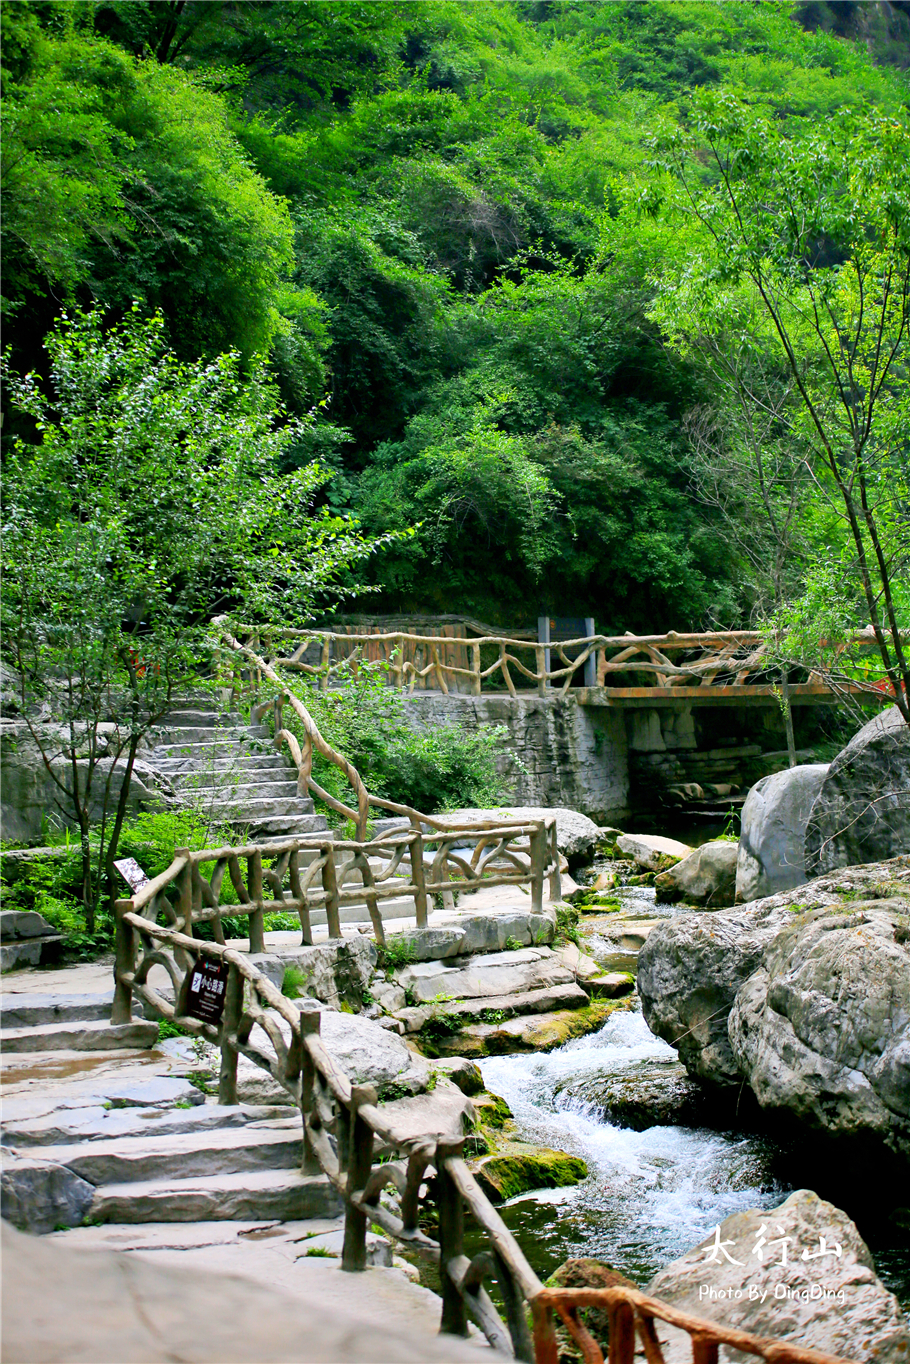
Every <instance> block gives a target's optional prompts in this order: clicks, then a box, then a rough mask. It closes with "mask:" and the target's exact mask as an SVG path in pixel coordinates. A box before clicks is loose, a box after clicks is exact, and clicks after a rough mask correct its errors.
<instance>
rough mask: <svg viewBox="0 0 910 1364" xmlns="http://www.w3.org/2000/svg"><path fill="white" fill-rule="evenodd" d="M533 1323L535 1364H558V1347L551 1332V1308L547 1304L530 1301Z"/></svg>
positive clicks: (554, 1333) (553, 1333)
mask: <svg viewBox="0 0 910 1364" xmlns="http://www.w3.org/2000/svg"><path fill="white" fill-rule="evenodd" d="M531 1317H532V1319H533V1322H534V1360H535V1364H559V1345H558V1342H557V1340H556V1332H555V1331H554V1330H553V1308H552V1307H550V1305H549V1304H548V1303H543V1302H537V1301H532V1302H531Z"/></svg>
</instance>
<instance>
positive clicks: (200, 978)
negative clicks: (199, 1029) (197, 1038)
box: [186, 957, 228, 1023]
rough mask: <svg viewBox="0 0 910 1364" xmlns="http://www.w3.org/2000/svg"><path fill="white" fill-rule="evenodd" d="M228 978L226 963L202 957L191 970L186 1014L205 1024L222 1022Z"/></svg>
mask: <svg viewBox="0 0 910 1364" xmlns="http://www.w3.org/2000/svg"><path fill="white" fill-rule="evenodd" d="M227 978H228V966H227V963H226V962H223V961H219V960H217V959H216V960H209V959H207V958H205V957H200V959H199V960H198V961H197V962H196V965H195V966H193V967H191V969H190V978H189V984H188V986H187V992H186V1012H187V1014H188V1015H189V1017H190V1018H199V1019H201V1020H202V1021H203V1023H220V1022H221V1015H222V1013H223V1012H224V991H225V987H226V985H227Z"/></svg>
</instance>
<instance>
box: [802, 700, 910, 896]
mask: <svg viewBox="0 0 910 1364" xmlns="http://www.w3.org/2000/svg"><path fill="white" fill-rule="evenodd" d="M906 852H910V725H907V724H906V723H905V722H904V719H903V717H902V716H901V713H900V711H899V710H898V709H897V707H896V706H891V707H889V709H888V710H886V711H883V712H882V714H881V715H877V716H876V717H875V718H874V719H873V720H870V721H869V722H868V724H865V725H863V727H862V729H861V730H860V731H859V733H858V734H854V736H853V738H852V739H851V740H850V742H849V743H848V744H847V746H846V748H843V749H841V751H840V753H838V755H837V757H836V758H835V759H834V761H833V762H832V764H831V766H830V767H829V769H828V773H827V775H826V777H825V779H824V781H823V782H822V785H821V789H820V790H819V793H818V795H817V796H816V798H815V803H814V805H813V806H812V810H811V813H810V815H809V822H808V824H807V826H806V840H805V859H806V870H807V872H808V874H809V875H810V876H819V875H821V874H823V873H825V872H830V871H834V870H835V868H837V867H849V866H854V865H856V864H857V863H861V862H873V861H877V860H879V859H884V858H890V857H895V856H897V855H899V854H900V853H906Z"/></svg>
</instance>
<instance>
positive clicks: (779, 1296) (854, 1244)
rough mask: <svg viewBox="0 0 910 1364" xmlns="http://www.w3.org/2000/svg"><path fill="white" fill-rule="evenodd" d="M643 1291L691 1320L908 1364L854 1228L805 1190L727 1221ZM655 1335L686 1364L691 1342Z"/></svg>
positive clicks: (676, 1363)
mask: <svg viewBox="0 0 910 1364" xmlns="http://www.w3.org/2000/svg"><path fill="white" fill-rule="evenodd" d="M782 1238H789V1239H788V1240H787V1241H786V1244H783V1245H782ZM715 1241H717V1242H718V1243H719V1244H720V1246H721V1249H719V1250H715V1249H714V1246H715ZM835 1247H836V1248H837V1252H838V1253H835V1250H834V1248H835ZM823 1250H824V1253H822V1251H823ZM785 1253H786V1264H784V1263H782V1260H783V1258H784V1254H785ZM804 1256H805V1258H804ZM731 1261H736V1263H735V1264H734V1263H731ZM646 1292H647V1293H648V1294H649V1295H650V1296H652V1297H655V1298H659V1299H660V1300H661V1301H662V1302H666V1303H669V1304H670V1306H672V1307H676V1308H677V1309H678V1310H679V1311H682V1312H688V1313H690V1314H691V1315H693V1316H699V1317H707V1318H708V1319H709V1320H711V1321H716V1322H718V1323H722V1324H723V1325H725V1326H731V1327H737V1328H738V1329H739V1330H742V1331H750V1332H751V1333H752V1334H753V1335H757V1336H766V1337H767V1336H770V1337H773V1338H774V1339H775V1340H782V1341H788V1342H790V1343H791V1344H793V1345H800V1346H803V1347H804V1348H807V1349H813V1350H820V1351H824V1352H827V1353H829V1354H833V1355H836V1356H837V1357H838V1358H841V1359H850V1360H854V1361H856V1364H873V1361H874V1364H904V1361H905V1360H906V1359H907V1357H908V1352H910V1332H908V1327H907V1321H906V1318H905V1317H904V1315H903V1313H902V1312H901V1310H900V1307H899V1306H898V1303H897V1299H896V1298H895V1297H894V1295H893V1294H892V1293H889V1292H888V1290H887V1289H886V1288H885V1286H884V1285H883V1284H882V1282H881V1280H880V1279H879V1278H878V1277H877V1275H876V1273H875V1265H874V1262H873V1260H872V1256H871V1255H870V1253H869V1250H868V1248H867V1246H866V1245H865V1243H864V1242H863V1241H862V1239H861V1238H860V1235H859V1232H858V1231H857V1230H856V1227H855V1226H854V1224H853V1223H852V1222H851V1221H850V1219H849V1217H847V1215H846V1213H843V1212H841V1211H840V1210H839V1209H838V1208H835V1207H834V1206H833V1204H831V1203H826V1202H825V1201H824V1200H823V1199H821V1198H819V1197H818V1196H817V1194H814V1193H812V1192H811V1191H810V1190H808V1189H798V1190H797V1191H796V1193H793V1194H791V1195H790V1197H789V1198H788V1199H787V1200H786V1202H784V1203H782V1204H781V1205H780V1207H779V1208H775V1209H774V1210H773V1211H770V1212H769V1211H765V1209H763V1208H753V1209H750V1210H749V1211H748V1212H737V1213H733V1214H732V1215H731V1216H730V1217H726V1218H725V1219H724V1221H723V1222H722V1223H721V1224H720V1229H719V1232H713V1231H712V1234H711V1235H710V1236H707V1237H705V1239H704V1240H703V1241H701V1242H700V1243H699V1244H698V1245H697V1246H695V1247H694V1248H693V1249H692V1250H690V1251H688V1252H687V1253H686V1254H685V1255H683V1256H682V1258H681V1259H679V1260H674V1262H673V1263H672V1264H670V1265H667V1267H666V1268H665V1269H662V1270H661V1271H660V1273H659V1274H658V1275H657V1276H656V1277H655V1278H654V1279H652V1280H651V1282H650V1284H649V1285H648V1287H647V1289H646ZM658 1336H659V1338H660V1339H661V1341H662V1342H663V1343H664V1355H665V1358H666V1361H667V1364H683V1361H685V1362H686V1364H688V1361H689V1360H691V1358H692V1343H691V1339H690V1337H689V1335H688V1333H684V1332H682V1331H679V1330H676V1329H674V1328H672V1327H667V1326H666V1325H665V1324H663V1323H661V1324H660V1325H659V1326H658Z"/></svg>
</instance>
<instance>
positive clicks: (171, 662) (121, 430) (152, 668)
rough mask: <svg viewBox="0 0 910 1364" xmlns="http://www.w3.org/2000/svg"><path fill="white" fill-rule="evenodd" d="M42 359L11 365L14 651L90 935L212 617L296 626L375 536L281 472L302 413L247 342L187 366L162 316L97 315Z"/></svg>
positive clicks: (8, 521) (198, 672)
mask: <svg viewBox="0 0 910 1364" xmlns="http://www.w3.org/2000/svg"><path fill="white" fill-rule="evenodd" d="M47 359H48V368H49V376H50V377H49V381H48V382H47V383H44V382H43V381H42V380H41V379H40V378H39V376H38V375H37V374H35V373H29V374H26V375H24V376H21V377H20V376H17V375H14V374H13V375H10V376H9V380H8V384H9V392H10V396H11V399H12V401H13V402H14V403H15V404H16V406H17V408H18V410H19V412H20V414H22V415H23V417H24V418H26V419H28V420H29V421H30V422H31V423H33V429H34V433H35V439H32V440H25V439H21V438H20V439H17V440H16V441H15V442H14V444H13V447H12V449H11V450H10V451H9V453H8V455H7V458H6V461H5V468H4V487H3V577H4V594H3V606H2V611H3V617H2V624H3V654H4V658H5V660H6V661H7V663H8V664H10V665H12V667H13V668H14V669H15V673H16V676H17V678H18V690H19V709H20V713H21V716H22V718H23V720H24V722H25V724H26V725H27V727H28V730H29V733H30V734H31V737H32V739H33V741H34V742H35V744H36V745H37V746H38V749H39V750H40V753H41V758H42V760H43V762H44V766H45V768H46V770H47V772H48V773H49V776H50V779H51V781H52V783H53V785H54V786H55V788H56V790H57V792H58V804H59V806H60V807H61V809H62V810H63V811H64V812H65V814H66V816H67V817H68V819H69V821H70V822H72V823H74V824H75V826H76V828H77V829H78V832H79V837H80V840H81V846H82V854H83V900H84V904H85V914H86V921H87V926H88V928H89V931H91V925H92V922H93V913H94V905H95V903H96V901H97V899H98V895H99V893H100V889H101V883H102V882H103V880H104V878H105V877H107V878H108V880H109V881H110V879H111V878H112V876H113V860H114V858H115V856H116V850H117V843H118V840H119V836H120V831H121V828H122V825H123V820H124V817H125V814H126V811H127V808H128V805H127V802H128V795H129V786H130V779H131V777H132V774H133V771H134V766H135V763H136V759H137V755H138V754H139V750H140V746H141V744H142V741H143V739H144V738H145V736H146V735H147V734H148V733H149V731H150V730H151V729H152V728H153V727H154V726H155V725H156V724H157V723H158V722H159V721H160V720H161V718H162V716H163V715H164V714H166V712H167V710H168V709H169V707H170V706H171V704H172V701H173V698H174V696H175V695H179V694H181V693H182V692H185V690H186V689H187V688H190V687H195V686H200V685H202V686H204V685H207V684H206V678H207V677H210V675H211V669H212V662H213V659H212V646H211V644H210V642H209V641H208V638H207V634H206V629H207V624H208V622H209V621H210V620H211V618H212V617H213V616H215V615H216V614H220V613H227V614H228V616H229V617H232V618H235V619H239V620H243V621H245V622H249V621H253V622H256V621H272V620H275V619H276V618H277V617H278V616H280V618H281V620H282V623H292V622H295V623H297V624H302V623H303V622H304V621H306V620H307V619H308V618H311V617H312V613H313V612H314V611H315V610H316V609H317V608H320V609H325V606H326V604H327V603H331V602H332V601H334V600H338V599H339V598H343V597H344V596H346V595H349V594H350V593H351V592H352V591H354V590H355V589H356V586H357V585H356V583H355V582H354V581H353V580H352V578H351V570H352V567H353V566H354V565H356V564H357V563H358V562H359V561H362V560H363V559H364V558H366V557H367V556H368V555H369V554H370V553H371V552H372V551H373V550H374V549H375V548H376V542H375V541H374V542H370V541H367V540H365V539H364V538H363V537H362V536H361V535H360V534H359V532H358V531H357V529H356V526H354V525H353V524H352V523H351V522H350V521H349V520H345V519H343V518H340V517H337V516H333V515H331V514H330V513H329V512H328V511H327V510H322V511H319V512H317V511H314V510H313V499H314V495H315V494H316V491H317V489H318V488H319V486H320V483H321V474H320V471H319V469H318V466H317V465H315V464H310V465H308V466H307V467H306V468H300V469H297V470H295V471H294V472H292V473H289V474H281V473H279V467H280V465H281V464H282V461H283V457H284V453H285V451H286V449H287V448H288V446H289V445H290V444H293V443H294V442H295V441H297V440H299V438H300V429H299V428H300V425H301V423H300V422H294V421H288V420H287V419H286V416H285V414H284V413H283V412H282V410H281V407H280V405H279V403H278V400H277V395H276V391H275V387H274V384H273V383H272V382H271V381H270V380H269V379H268V377H267V375H266V373H265V371H264V369H263V368H262V367H261V366H260V367H257V368H254V369H253V370H252V371H251V372H249V373H244V370H243V366H242V362H241V358H240V356H239V355H238V354H237V353H236V352H235V353H231V354H225V355H220V356H218V357H216V358H215V359H214V360H210V361H196V362H192V363H188V362H183V361H180V360H179V359H178V358H177V357H176V356H175V355H174V353H173V352H172V351H171V350H170V349H169V348H168V346H167V344H166V341H165V336H164V323H163V320H162V318H161V317H160V315H155V316H152V317H150V318H145V317H143V316H142V314H141V313H140V312H139V311H138V310H135V311H133V312H131V313H130V314H129V315H128V316H127V318H126V320H125V321H124V322H123V323H122V324H121V325H119V326H115V327H113V328H110V329H105V327H104V325H103V319H102V314H101V312H100V310H94V311H91V312H88V313H78V312H77V313H74V314H72V315H69V316H64V317H63V319H62V320H61V322H60V323H59V325H58V327H57V328H56V329H55V331H54V332H53V333H51V335H50V336H49V338H48V341H47ZM99 808H100V821H101V836H100V844H101V852H100V856H99V858H98V860H97V862H93V858H92V846H91V843H90V839H89V830H90V825H91V824H92V822H93V818H97V817H98V811H99Z"/></svg>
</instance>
